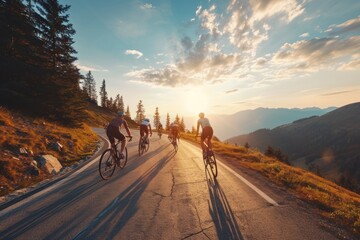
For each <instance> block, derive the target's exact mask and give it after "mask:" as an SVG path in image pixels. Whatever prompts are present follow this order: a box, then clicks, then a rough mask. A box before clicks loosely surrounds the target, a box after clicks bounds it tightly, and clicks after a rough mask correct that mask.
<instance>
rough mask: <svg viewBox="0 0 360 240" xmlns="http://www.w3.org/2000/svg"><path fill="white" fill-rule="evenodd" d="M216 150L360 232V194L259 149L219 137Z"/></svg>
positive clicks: (215, 143)
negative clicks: (225, 140) (227, 141)
mask: <svg viewBox="0 0 360 240" xmlns="http://www.w3.org/2000/svg"><path fill="white" fill-rule="evenodd" d="M181 138H183V139H186V140H188V141H191V142H195V139H194V136H193V135H190V134H182V135H181ZM198 143H199V142H198ZM213 150H214V152H215V153H216V155H218V156H221V157H222V158H224V159H225V160H226V161H227V162H228V163H230V164H231V165H233V166H235V167H236V166H237V165H240V166H242V167H246V168H249V169H252V170H255V171H258V172H260V173H261V174H262V175H264V176H265V177H267V178H268V179H270V180H271V181H273V182H275V183H276V184H277V185H279V186H282V187H285V188H286V189H287V190H288V191H289V192H291V193H292V194H295V195H297V196H298V197H299V198H301V199H302V200H304V201H306V202H309V203H310V204H311V205H312V206H314V207H315V208H316V209H318V210H319V212H320V214H322V215H323V216H325V217H326V218H328V219H330V220H331V221H333V222H335V223H336V224H339V225H340V226H343V227H345V228H347V229H349V230H351V231H352V232H353V233H355V234H360V195H358V194H356V193H354V192H351V191H349V190H347V189H345V188H342V187H340V186H338V185H336V184H335V183H333V182H331V181H328V180H326V179H324V178H321V177H319V176H317V175H315V174H313V173H311V172H308V171H305V170H303V169H300V168H295V167H292V166H289V165H286V164H284V163H282V162H280V161H278V160H277V159H274V158H271V157H267V156H265V155H263V154H262V153H260V152H259V151H257V150H253V149H247V148H245V147H242V146H234V145H230V144H225V143H222V142H219V141H213Z"/></svg>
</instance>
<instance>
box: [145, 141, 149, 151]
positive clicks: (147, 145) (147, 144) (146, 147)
mask: <svg viewBox="0 0 360 240" xmlns="http://www.w3.org/2000/svg"><path fill="white" fill-rule="evenodd" d="M147 140H148V142H147V143H146V142H145V152H147V151H148V150H149V147H150V139H147Z"/></svg>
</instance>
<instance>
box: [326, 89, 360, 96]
mask: <svg viewBox="0 0 360 240" xmlns="http://www.w3.org/2000/svg"><path fill="white" fill-rule="evenodd" d="M351 92H355V91H354V90H348V91H338V92H330V93H324V94H321V96H333V95H341V94H347V93H351Z"/></svg>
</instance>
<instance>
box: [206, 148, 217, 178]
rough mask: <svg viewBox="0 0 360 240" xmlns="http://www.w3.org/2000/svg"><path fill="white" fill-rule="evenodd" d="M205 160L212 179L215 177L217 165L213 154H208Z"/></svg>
mask: <svg viewBox="0 0 360 240" xmlns="http://www.w3.org/2000/svg"><path fill="white" fill-rule="evenodd" d="M207 159H208V163H209V165H210V168H211V172H212V173H213V175H214V177H217V174H218V171H217V164H216V158H215V155H214V153H212V152H210V153H208V157H207Z"/></svg>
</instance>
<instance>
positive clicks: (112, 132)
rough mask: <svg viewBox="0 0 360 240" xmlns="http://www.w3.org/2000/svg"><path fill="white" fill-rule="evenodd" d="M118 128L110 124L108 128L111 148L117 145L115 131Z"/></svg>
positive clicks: (107, 132) (107, 133)
mask: <svg viewBox="0 0 360 240" xmlns="http://www.w3.org/2000/svg"><path fill="white" fill-rule="evenodd" d="M115 130H116V129H115V128H113V127H112V126H109V127H108V128H107V129H106V135H107V137H108V138H109V141H110V144H111V148H114V147H115V132H116V131H115Z"/></svg>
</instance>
